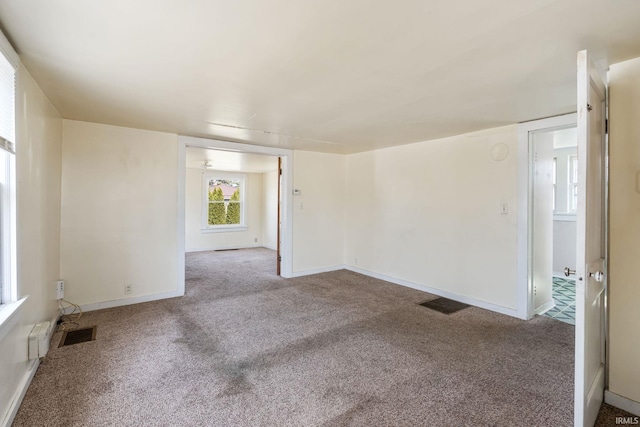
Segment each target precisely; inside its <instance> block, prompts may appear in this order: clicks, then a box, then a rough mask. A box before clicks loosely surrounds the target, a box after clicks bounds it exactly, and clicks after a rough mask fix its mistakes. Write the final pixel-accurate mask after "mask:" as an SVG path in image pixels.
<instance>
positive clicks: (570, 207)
mask: <svg viewBox="0 0 640 427" xmlns="http://www.w3.org/2000/svg"><path fill="white" fill-rule="evenodd" d="M567 162H568V165H567V212H569V213H576V211H577V210H578V200H577V196H575V197H574V191H576V190H577V187H578V171H577V164H578V154H577V153H576V154H569V155H568V156H567ZM574 163H575V164H576V173H575V175H576V176H575V181H574V180H573V175H574V173H573V164H574ZM574 200H575V205H574V203H573V202H574Z"/></svg>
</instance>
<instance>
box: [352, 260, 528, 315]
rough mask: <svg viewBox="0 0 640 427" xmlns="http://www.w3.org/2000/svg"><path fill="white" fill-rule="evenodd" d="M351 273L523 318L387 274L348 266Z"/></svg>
mask: <svg viewBox="0 0 640 427" xmlns="http://www.w3.org/2000/svg"><path fill="white" fill-rule="evenodd" d="M344 268H345V269H347V270H349V271H353V272H355V273H360V274H364V275H365V276H369V277H373V278H374V279H380V280H384V281H386V282H391V283H395V284H396V285H401V286H406V287H407V288H412V289H417V290H419V291H423V292H428V293H430V294H434V295H438V296H440V297H445V298H449V299H452V300H455V301H459V302H463V303H465V304H469V305H473V306H475V307H480V308H484V309H486V310H490V311H495V312H496V313H501V314H506V315H507V316H512V317H517V318H518V319H520V318H521V317H520V316H519V315H518V311H517V310H516V309H513V308H508V307H502V306H500V305H496V304H491V303H489V302H486V301H480V300H477V299H475V298H470V297H466V296H463V295H458V294H454V293H452V292H448V291H444V290H442V289H438V288H432V287H430V286H426V285H421V284H418V283H414V282H410V281H408V280H403V279H397V278H395V277H391V276H387V275H385V274H380V273H374V272H373V271H368V270H364V269H362V268H358V267H354V266H351V265H347V266H345V267H344Z"/></svg>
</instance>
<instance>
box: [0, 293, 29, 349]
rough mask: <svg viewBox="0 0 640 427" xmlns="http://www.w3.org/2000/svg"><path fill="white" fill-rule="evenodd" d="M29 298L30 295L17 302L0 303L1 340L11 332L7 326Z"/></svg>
mask: <svg viewBox="0 0 640 427" xmlns="http://www.w3.org/2000/svg"><path fill="white" fill-rule="evenodd" d="M27 298H29V296H28V295H27V296H26V297H24V298H22V299H19V300H18V301H16V302H10V303H8V304H2V305H0V340H1V339H3V338H4V336H5V335H6V334H7V332H9V331H8V329H7V326H8V325H9V324H10V323H11V319H13V317H14V316H15V314H16V313H17V312H18V311H19V310H20V307H22V305H23V304H24V302H25V301H26V300H27Z"/></svg>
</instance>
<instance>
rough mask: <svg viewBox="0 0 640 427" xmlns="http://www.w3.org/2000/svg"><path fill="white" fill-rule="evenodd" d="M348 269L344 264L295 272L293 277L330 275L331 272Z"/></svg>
mask: <svg viewBox="0 0 640 427" xmlns="http://www.w3.org/2000/svg"><path fill="white" fill-rule="evenodd" d="M346 269H347V267H346V266H345V265H344V264H340V265H332V266H329V267H320V268H312V269H311V270H302V271H295V272H293V274H292V275H291V277H303V276H311V275H312V274H320V273H329V272H331V271H338V270H346Z"/></svg>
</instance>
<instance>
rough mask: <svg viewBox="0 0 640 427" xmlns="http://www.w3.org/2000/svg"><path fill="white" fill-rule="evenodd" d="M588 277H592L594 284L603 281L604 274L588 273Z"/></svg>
mask: <svg viewBox="0 0 640 427" xmlns="http://www.w3.org/2000/svg"><path fill="white" fill-rule="evenodd" d="M589 277H593V280H595V281H596V282H602V280H604V273H603V272H602V271H596V272H595V273H589Z"/></svg>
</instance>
